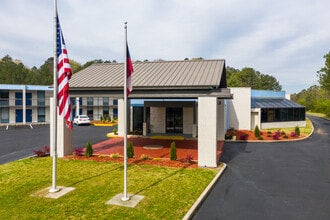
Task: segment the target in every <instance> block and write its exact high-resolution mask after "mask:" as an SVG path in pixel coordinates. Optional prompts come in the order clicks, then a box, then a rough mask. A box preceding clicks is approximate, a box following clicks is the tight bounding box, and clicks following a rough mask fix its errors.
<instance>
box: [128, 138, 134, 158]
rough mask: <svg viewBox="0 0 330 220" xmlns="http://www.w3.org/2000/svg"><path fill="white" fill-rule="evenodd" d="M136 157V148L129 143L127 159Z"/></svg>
mask: <svg viewBox="0 0 330 220" xmlns="http://www.w3.org/2000/svg"><path fill="white" fill-rule="evenodd" d="M133 157H134V147H133V143H132V142H128V143H127V158H133Z"/></svg>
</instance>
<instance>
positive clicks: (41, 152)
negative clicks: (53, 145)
mask: <svg viewBox="0 0 330 220" xmlns="http://www.w3.org/2000/svg"><path fill="white" fill-rule="evenodd" d="M33 152H34V154H35V156H37V157H44V156H48V155H49V152H50V147H49V146H43V147H42V148H41V150H34V151H33Z"/></svg>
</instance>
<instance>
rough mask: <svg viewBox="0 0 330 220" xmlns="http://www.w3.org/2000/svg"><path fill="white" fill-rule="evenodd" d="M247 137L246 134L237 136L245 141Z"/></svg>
mask: <svg viewBox="0 0 330 220" xmlns="http://www.w3.org/2000/svg"><path fill="white" fill-rule="evenodd" d="M248 137H249V135H248V134H242V135H241V136H240V137H239V139H240V140H243V141H245V140H247V139H248Z"/></svg>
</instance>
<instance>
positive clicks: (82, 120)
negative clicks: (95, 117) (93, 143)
mask: <svg viewBox="0 0 330 220" xmlns="http://www.w3.org/2000/svg"><path fill="white" fill-rule="evenodd" d="M90 122H91V120H90V119H89V117H88V116H87V115H77V116H76V117H74V119H73V124H76V125H82V124H84V125H89V123H90Z"/></svg>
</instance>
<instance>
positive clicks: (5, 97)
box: [0, 90, 9, 106]
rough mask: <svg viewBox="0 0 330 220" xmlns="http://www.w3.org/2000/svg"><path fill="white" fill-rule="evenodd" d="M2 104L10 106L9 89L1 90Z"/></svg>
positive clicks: (0, 103) (0, 98)
mask: <svg viewBox="0 0 330 220" xmlns="http://www.w3.org/2000/svg"><path fill="white" fill-rule="evenodd" d="M0 106H9V90H0Z"/></svg>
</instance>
